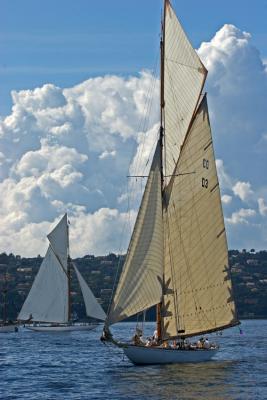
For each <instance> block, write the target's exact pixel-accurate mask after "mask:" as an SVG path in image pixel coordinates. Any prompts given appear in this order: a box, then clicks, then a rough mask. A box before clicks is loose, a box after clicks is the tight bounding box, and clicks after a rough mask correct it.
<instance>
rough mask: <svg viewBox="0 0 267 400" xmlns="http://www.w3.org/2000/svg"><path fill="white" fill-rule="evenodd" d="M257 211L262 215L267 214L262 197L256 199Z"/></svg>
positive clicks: (266, 207) (266, 206)
mask: <svg viewBox="0 0 267 400" xmlns="http://www.w3.org/2000/svg"><path fill="white" fill-rule="evenodd" d="M258 205H259V213H260V214H261V215H263V216H265V215H267V205H266V203H265V201H264V199H263V198H262V197H260V198H259V199H258Z"/></svg>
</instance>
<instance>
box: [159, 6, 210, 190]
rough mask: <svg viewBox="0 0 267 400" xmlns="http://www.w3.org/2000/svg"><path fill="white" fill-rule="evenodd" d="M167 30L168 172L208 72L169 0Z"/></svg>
mask: <svg viewBox="0 0 267 400" xmlns="http://www.w3.org/2000/svg"><path fill="white" fill-rule="evenodd" d="M165 7H166V9H165V24H164V26H165V29H164V33H163V34H164V53H163V56H164V72H163V77H162V79H163V81H164V89H163V90H164V95H163V96H164V144H165V151H164V164H163V165H164V172H165V175H166V176H167V177H166V180H165V182H166V183H168V182H169V180H170V178H169V176H170V175H172V174H173V171H174V168H175V166H176V163H177V161H178V157H179V153H180V147H181V145H182V144H183V141H184V138H185V135H186V132H187V130H188V126H189V124H190V121H191V119H192V116H193V113H194V111H195V109H196V107H197V103H198V101H199V97H200V94H201V90H202V88H203V85H204V83H205V79H206V75H207V71H206V69H205V67H204V65H203V64H202V62H201V60H200V59H199V57H198V55H197V53H196V52H195V50H194V48H193V47H192V45H191V43H190V42H189V40H188V38H187V36H186V34H185V32H184V30H183V28H182V26H181V24H180V22H179V21H178V19H177V17H176V15H175V12H174V10H173V9H172V6H171V5H170V3H169V1H166V6H165Z"/></svg>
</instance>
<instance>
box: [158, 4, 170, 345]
mask: <svg viewBox="0 0 267 400" xmlns="http://www.w3.org/2000/svg"><path fill="white" fill-rule="evenodd" d="M167 1H168V0H164V11H163V21H162V24H161V38H160V136H159V142H160V149H161V152H160V164H161V167H160V174H161V193H162V196H163V187H164V174H163V137H164V126H163V124H164V105H165V101H164V50H165V17H166V3H167ZM161 309H162V302H161V303H159V304H157V315H156V316H157V335H158V340H159V341H160V340H161V339H162V329H161V327H162V318H161Z"/></svg>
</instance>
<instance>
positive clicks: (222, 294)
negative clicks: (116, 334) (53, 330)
mask: <svg viewBox="0 0 267 400" xmlns="http://www.w3.org/2000/svg"><path fill="white" fill-rule="evenodd" d="M160 47H161V101H160V109H161V118H160V122H161V123H160V130H159V139H158V143H157V146H156V150H155V154H154V158H153V161H152V165H151V169H150V172H149V176H148V179H147V183H146V187H145V190H144V194H143V198H142V202H141V205H140V209H139V213H138V216H137V219H136V223H135V227H134V230H133V233H132V237H131V241H130V244H129V248H128V252H127V256H126V260H125V263H124V267H123V271H122V274H121V277H120V280H119V283H118V286H117V289H116V292H115V295H114V297H113V301H112V304H111V307H110V310H109V313H108V315H107V319H106V321H105V326H104V331H103V335H102V340H105V341H111V342H113V343H114V344H115V345H117V346H119V347H121V348H122V349H123V351H124V353H125V354H126V355H127V356H128V358H129V359H130V360H131V361H132V362H133V363H136V364H154V363H160V364H165V363H179V362H199V361H206V360H209V359H211V358H212V357H213V356H214V354H216V352H217V350H218V348H217V346H216V345H214V346H206V348H203V346H189V347H188V346H187V347H186V343H185V339H186V338H189V337H193V336H198V335H204V334H207V333H210V332H216V331H221V330H222V329H226V328H230V327H232V326H235V325H237V324H239V321H238V319H237V316H236V309H235V303H234V300H233V292H232V284H231V279H230V269H229V263H228V251H227V241H226V233H225V227H224V220H223V213H222V207H221V199H220V189H219V182H218V177H217V171H216V164H215V157H214V151H213V141H212V136H211V129H210V122H209V115H208V106H207V99H206V95H202V89H203V86H204V83H205V80H206V76H207V70H206V69H205V67H204V65H203V64H202V62H201V60H200V59H199V57H198V55H197V53H196V52H195V50H194V49H193V47H192V46H191V44H190V42H189V41H188V39H187V37H186V35H185V33H184V31H183V28H182V27H181V24H180V22H179V21H178V19H177V17H176V15H175V12H174V10H173V8H172V6H171V4H170V1H169V0H165V1H164V17H163V22H162V36H161V46H160ZM155 305H156V307H157V330H156V333H155V335H154V341H152V343H147V345H145V344H144V343H142V341H141V340H139V339H138V332H137V335H135V339H136V340H135V342H134V343H123V342H118V341H116V340H115V339H114V338H113V336H112V334H111V332H110V330H109V327H110V325H112V324H114V323H116V322H118V321H122V320H125V319H126V318H129V317H130V316H132V315H135V314H137V313H140V312H144V311H145V310H147V309H149V308H150V307H152V306H155ZM137 339H138V340H137ZM200 344H201V343H200ZM208 347H209V348H208Z"/></svg>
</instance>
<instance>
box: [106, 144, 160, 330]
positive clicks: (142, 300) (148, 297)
mask: <svg viewBox="0 0 267 400" xmlns="http://www.w3.org/2000/svg"><path fill="white" fill-rule="evenodd" d="M160 165H161V156H160V146H159V144H158V145H157V147H156V151H155V155H154V159H153V161H152V166H151V169H150V173H149V176H148V179H147V184H146V187H145V191H144V195H143V199H142V202H141V206H140V209H139V213H138V216H137V219H136V223H135V227H134V231H133V234H132V238H131V241H130V245H129V249H128V253H127V257H126V261H125V264H124V268H123V272H122V275H121V277H120V281H119V284H118V287H117V291H116V294H115V297H114V299H113V302H112V305H111V309H110V312H109V315H108V317H107V322H106V324H107V325H110V324H113V323H115V322H118V321H120V320H122V319H125V318H127V317H130V316H131V315H134V314H136V313H138V312H139V311H143V310H144V309H147V308H149V307H151V306H153V305H155V304H157V303H159V302H160V301H161V297H162V275H163V270H162V265H163V221H162V201H161V173H160Z"/></svg>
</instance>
